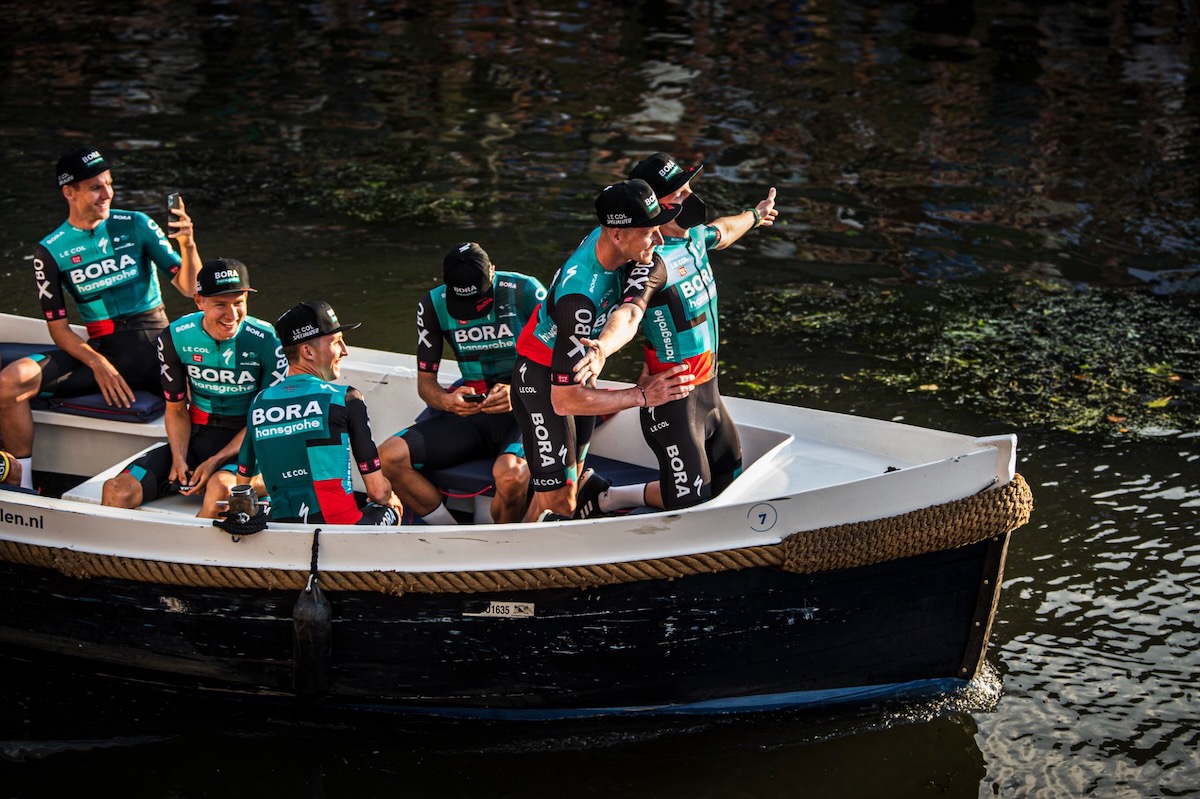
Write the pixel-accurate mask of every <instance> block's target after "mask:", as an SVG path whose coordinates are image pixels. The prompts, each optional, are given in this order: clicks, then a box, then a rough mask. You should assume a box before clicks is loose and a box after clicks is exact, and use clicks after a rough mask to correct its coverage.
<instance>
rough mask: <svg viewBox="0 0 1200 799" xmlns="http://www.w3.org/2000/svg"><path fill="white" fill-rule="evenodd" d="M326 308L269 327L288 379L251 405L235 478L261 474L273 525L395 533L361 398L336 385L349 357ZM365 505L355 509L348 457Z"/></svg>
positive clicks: (396, 508) (305, 308)
mask: <svg viewBox="0 0 1200 799" xmlns="http://www.w3.org/2000/svg"><path fill="white" fill-rule="evenodd" d="M357 327H358V323H355V324H348V325H342V324H339V323H338V318H337V314H335V313H334V312H333V309H332V308H330V307H329V305H328V303H325V302H321V301H319V300H316V301H311V302H303V303H300V304H299V305H296V306H294V307H292V308H290V309H289V310H287V311H285V312H284V313H283V315H282V316H280V317H279V319H278V320H277V321H276V322H275V331H276V333H278V335H279V340H280V341H281V342H282V343H283V352H284V355H286V356H287V361H288V373H287V377H285V378H284V379H283V381H282V382H280V383H276V384H275V385H273V386H270V387H269V388H266V389H264V390H263V391H262V392H260V393H259V394H258V396H257V397H255V398H254V401H253V402H252V403H251V405H250V414H249V418H248V419H247V423H246V437H245V438H244V439H243V440H242V450H241V452H240V453H239V454H238V474H239V475H240V476H241V477H243V478H249V477H251V476H252V475H254V474H255V473H256V472H259V471H261V474H262V482H263V485H264V487H265V488H266V490H267V493H269V494H270V497H271V519H272V520H274V521H281V522H303V523H307V524H320V523H324V524H371V525H394V524H396V523H397V522H399V520H400V513H401V512H402V511H403V507H402V506H401V504H400V500H399V499H397V498H396V496H395V494H393V493H392V488H391V486H390V485H389V484H388V481H387V478H386V477H385V476H384V475H383V472H382V471H381V470H380V462H379V452H378V451H377V450H376V448H375V442H374V441H373V440H372V437H371V421H370V419H369V418H368V416H367V405H366V403H365V402H364V401H363V396H362V393H361V392H359V391H358V389H356V388H351V387H348V386H338V385H334V384H333V381H334V380H337V378H338V377H339V375H340V374H341V370H342V367H341V362H342V359H343V358H345V357H346V355H347V354H349V350H347V349H346V344H345V342H344V341H343V339H342V333H343V331H345V330H354V329H355V328H357ZM352 454H353V463H354V464H355V465H357V468H358V472H359V474H361V475H362V480H363V485H364V486H365V487H366V490H367V499H368V502H367V503H366V505H365V506H364V507H361V508H360V507H359V505H358V502H357V500H356V499H355V496H354V489H353V486H352V483H351V472H350V470H351V468H353V466H352V463H351V455H352Z"/></svg>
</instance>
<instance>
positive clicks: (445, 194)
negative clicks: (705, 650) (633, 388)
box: [0, 0, 1200, 797]
mask: <svg viewBox="0 0 1200 799" xmlns="http://www.w3.org/2000/svg"><path fill="white" fill-rule="evenodd" d="M5 22H6V25H5V26H4V28H3V29H2V30H0V45H2V46H0V153H3V160H4V165H5V172H6V174H5V180H4V181H3V183H2V184H0V219H2V220H3V221H2V224H0V254H2V256H3V259H2V261H0V310H3V311H6V312H12V313H21V314H29V315H33V314H36V313H37V311H38V305H37V302H36V292H35V290H34V286H33V279H32V275H31V260H30V258H31V253H32V249H33V245H34V244H35V243H36V241H37V240H38V239H39V238H40V237H42V236H43V235H45V234H46V233H48V232H49V231H50V230H51V229H53V228H54V226H56V225H57V224H58V223H59V222H60V221H61V219H62V218H63V215H64V208H63V202H62V199H61V196H60V195H59V192H58V191H57V190H56V189H55V188H54V184H53V165H54V161H55V159H56V158H57V157H58V155H60V154H61V153H62V152H63V151H65V150H66V149H68V148H70V147H73V146H77V145H83V144H92V145H96V146H99V147H101V148H102V149H104V150H105V152H106V153H109V154H111V155H113V156H115V157H116V159H117V160H119V161H121V162H122V165H121V166H120V167H119V168H118V169H117V170H116V173H115V177H116V183H117V198H116V202H115V203H114V204H115V206H116V207H125V208H134V209H139V210H145V211H148V212H150V213H153V214H155V215H156V217H157V218H160V219H161V218H162V217H163V216H165V212H164V211H163V198H164V197H165V195H166V193H167V192H168V191H169V190H172V189H177V190H179V191H180V192H181V193H182V194H183V196H184V199H185V201H186V203H187V207H188V210H189V211H190V212H191V214H192V216H193V217H194V218H195V221H196V225H197V238H198V242H199V246H200V250H201V253H202V255H203V256H204V257H206V258H212V257H216V256H218V255H223V256H232V257H237V258H240V259H242V260H244V261H245V262H246V263H247V264H249V265H250V268H251V270H252V274H253V277H254V283H255V285H256V286H258V287H259V288H260V292H259V294H258V295H256V296H255V297H254V299H253V307H252V312H254V313H256V314H257V315H259V316H261V317H263V318H266V319H273V318H274V317H275V316H276V315H277V314H278V313H279V312H280V311H281V310H283V309H284V308H286V307H288V306H290V305H291V304H293V303H295V302H297V301H299V300H302V299H308V298H310V297H321V298H324V299H326V300H328V301H329V302H331V303H332V304H333V305H334V307H335V308H337V309H338V312H339V315H340V316H341V317H342V318H343V319H350V320H361V321H363V322H364V325H363V327H362V328H361V329H360V330H358V331H355V333H354V334H353V335H352V337H351V339H350V345H351V347H353V346H354V345H355V344H360V345H363V346H371V347H380V348H390V349H403V350H408V351H411V349H412V347H413V346H414V339H415V333H414V329H413V328H414V325H413V313H414V306H415V303H416V301H417V299H418V297H419V296H420V295H421V294H423V293H424V292H425V291H427V290H428V289H429V288H430V287H431V286H433V285H435V284H436V283H437V282H438V280H439V277H440V262H441V256H442V254H443V253H444V252H445V251H446V250H447V249H448V248H449V247H450V246H451V245H452V244H454V243H456V242H458V241H460V240H466V239H473V240H476V241H479V242H480V243H482V244H483V246H484V247H485V248H486V249H487V250H488V251H489V252H490V253H491V254H492V256H493V258H494V260H495V261H496V262H497V264H499V265H500V266H501V268H505V269H512V270H517V271H523V272H527V273H530V274H534V275H536V276H538V277H540V278H542V279H543V280H545V281H548V280H549V278H550V277H551V275H552V274H553V272H554V270H555V268H556V267H557V266H558V264H559V263H561V261H562V259H563V258H564V257H565V256H566V255H567V254H568V253H569V252H570V251H571V249H572V248H573V246H574V245H575V243H576V242H577V241H578V240H579V238H581V237H582V236H583V235H584V234H585V233H586V232H587V231H588V230H589V229H590V228H591V226H592V225H593V224H594V222H593V217H592V214H591V206H592V199H593V198H594V196H595V194H596V192H597V191H598V189H599V188H600V187H602V186H603V185H604V184H605V183H607V182H609V181H612V180H616V179H619V178H621V177H622V176H623V175H624V174H625V173H626V171H627V170H628V169H629V168H630V166H631V165H632V164H633V163H635V162H636V161H637V160H638V159H640V158H642V157H644V156H646V155H648V154H650V153H652V152H655V151H657V150H660V149H661V150H668V151H671V152H673V153H675V154H676V155H677V156H679V157H680V159H681V160H684V161H686V162H700V161H703V162H704V164H705V168H704V172H703V176H702V178H701V179H700V180H698V181H697V182H696V184H695V188H696V189H697V190H698V192H699V193H700V194H701V195H702V196H703V197H704V198H705V199H706V201H707V203H708V207H709V212H710V216H712V215H716V214H721V213H728V212H732V211H737V210H740V209H741V208H744V207H747V206H749V205H752V204H753V203H754V202H756V201H757V200H758V199H760V198H761V197H763V196H764V195H765V193H766V191H767V190H768V188H769V187H772V186H773V187H775V188H776V189H777V191H778V201H779V208H780V212H781V213H780V222H779V224H777V225H776V226H775V227H773V228H771V229H769V230H761V231H755V232H753V233H751V234H750V235H748V236H747V237H746V238H745V239H744V240H743V241H741V242H739V243H737V244H736V245H734V246H733V247H731V248H729V249H727V250H724V251H722V252H720V253H719V254H717V255H716V257H714V259H713V260H714V263H715V269H716V277H717V280H718V282H719V284H720V287H721V302H722V320H721V321H722V332H723V336H724V340H723V342H722V361H723V364H722V369H723V370H724V372H725V375H726V377H725V378H723V380H722V388H723V390H724V391H726V393H729V394H737V395H742V396H752V397H762V398H767V399H771V400H774V401H782V402H791V403H794V404H803V405H811V406H814V407H820V408H825V409H830V410H836V411H841V412H846V413H854V414H860V415H864V416H872V417H878V418H885V419H902V420H905V421H908V422H911V423H914V424H920V425H926V426H933V427H939V428H943V429H948V430H954V431H957V432H962V433H972V434H978V435H988V434H995V433H1004V432H1015V433H1017V434H1018V436H1019V437H1020V454H1019V461H1020V462H1019V470H1020V471H1021V472H1022V474H1024V476H1025V477H1026V479H1027V480H1028V481H1029V483H1030V485H1031V486H1032V488H1033V492H1034V497H1035V503H1036V504H1035V509H1034V514H1033V519H1032V521H1031V522H1030V524H1029V525H1027V526H1026V527H1025V528H1023V529H1021V530H1020V531H1018V532H1017V533H1016V534H1015V535H1014V537H1013V542H1012V548H1011V549H1010V552H1009V559H1008V564H1007V571H1006V579H1005V582H1004V590H1003V596H1002V599H1001V602H1000V607H999V610H998V617H997V622H996V624H995V627H994V629H993V633H992V639H991V642H990V644H991V646H990V650H989V655H988V667H987V670H986V673H985V674H984V675H982V676H981V678H980V679H979V680H977V681H976V682H975V683H974V684H973V685H971V686H970V687H969V689H968V690H966V691H964V692H963V693H961V694H956V695H953V696H945V697H938V698H936V699H934V700H930V701H922V702H908V703H894V704H886V705H873V706H867V707H855V708H846V709H841V710H838V711H822V712H788V713H778V714H770V715H767V716H759V717H753V718H735V719H721V720H703V721H695V722H687V723H675V724H661V725H653V724H646V723H641V724H637V725H617V724H612V725H604V726H591V727H584V728H562V727H557V726H542V725H521V726H517V727H515V728H514V727H512V726H504V725H491V724H480V723H475V724H454V725H432V726H430V725H422V724H417V723H415V722H412V721H411V720H396V719H392V718H362V717H357V718H327V717H317V716H311V715H306V714H296V715H286V714H280V713H279V712H278V711H274V710H268V709H265V708H253V707H251V708H247V707H242V706H237V707H227V706H224V705H223V704H221V703H220V702H219V701H216V700H210V701H206V702H203V703H197V702H194V701H192V700H189V699H187V698H186V697H169V696H162V695H157V694H151V693H150V692H147V691H142V690H138V689H136V688H129V687H123V686H117V685H113V684H110V683H107V682H104V681H94V682H93V681H90V680H82V679H79V678H74V677H68V676H67V675H63V674H57V673H55V672H52V671H46V670H45V669H42V668H35V667H30V666H29V665H27V664H21V663H11V662H8V663H3V665H0V676H2V677H3V680H2V681H0V796H4V797H33V796H59V795H67V794H75V793H82V792H86V793H87V794H88V795H91V796H96V795H100V796H109V795H112V796H117V795H120V796H124V797H128V796H155V797H162V796H171V797H207V796H217V795H221V796H229V795H233V796H241V795H260V796H261V795H294V796H313V797H366V796H394V795H399V794H403V795H408V796H466V795H471V796H514V797H515V796H522V797H537V796H562V795H575V796H612V795H621V796H628V797H676V796H678V797H697V796H701V797H705V796H712V797H730V796H737V797H784V796H788V797H792V796H828V797H860V796H861V797H874V796H883V795H887V796H906V797H907V796H921V797H923V796H939V797H943V796H961V797H967V796H1013V797H1016V796H1039V797H1040V796H1054V797H1058V796H1081V795H1089V796H1102V797H1146V796H1197V795H1200V755H1197V743H1198V738H1200V709H1198V708H1200V705H1198V704H1197V696H1196V693H1197V689H1196V683H1197V677H1198V676H1200V654H1198V653H1197V643H1198V630H1197V621H1196V619H1197V613H1198V611H1200V596H1198V590H1197V589H1198V587H1200V576H1198V575H1200V541H1198V536H1197V532H1198V529H1200V525H1198V524H1197V515H1198V513H1200V488H1198V486H1197V475H1198V474H1200V466H1198V464H1197V460H1198V459H1200V435H1198V431H1200V423H1198V422H1197V419H1198V418H1200V408H1198V406H1200V398H1198V395H1197V390H1196V374H1197V369H1198V364H1200V338H1198V336H1200V332H1198V331H1200V324H1198V322H1200V309H1198V308H1197V300H1196V297H1197V293H1198V292H1200V266H1198V264H1200V258H1198V257H1197V255H1198V248H1197V243H1196V239H1197V232H1198V230H1200V213H1197V207H1196V204H1197V201H1198V198H1200V178H1198V175H1200V169H1197V154H1198V137H1197V131H1198V129H1200V102H1198V100H1200V75H1198V67H1197V50H1196V48H1195V42H1196V41H1197V40H1198V38H1197V34H1198V33H1200V31H1198V27H1200V17H1198V15H1197V11H1196V8H1195V7H1194V6H1193V5H1191V4H1188V3H1184V2H1180V1H1178V0H1166V1H1165V2H1159V3H1143V2H1135V1H1134V0H1113V1H1112V2H1105V3H1098V2H1072V3H1067V2H1061V3H1059V2H1032V0H1004V1H1003V2H1001V1H1000V0H993V1H990V2H988V1H984V0H980V2H975V3H970V2H932V1H930V2H879V1H877V0H836V1H835V0H814V1H812V2H794V1H793V2H773V1H771V0H767V2H748V1H743V0H726V1H725V2H700V3H681V2H672V1H671V0H660V1H659V2H649V1H647V2H634V0H627V2H619V3H601V2H586V1H585V0H575V1H570V0H532V1H530V2H521V3H500V2H478V3H466V2H444V3H437V4H430V3H415V2H371V1H370V0H343V1H341V2H289V1H285V0H264V1H261V2H252V1H251V0H246V1H245V2H243V1H240V0H221V1H219V2H218V1H216V0H209V1H208V2H196V3H185V2H174V1H173V0H155V1H150V2H140V3H104V4H101V3H97V2H93V0H81V1H80V2H74V3H69V4H68V3H63V2H59V0H46V2H42V3H39V4H36V5H35V4H29V3H21V4H5ZM169 307H170V310H171V312H172V314H173V315H176V314H179V313H182V312H184V311H186V310H187V304H186V302H184V301H183V300H182V298H180V297H178V296H175V297H172V298H170V299H169ZM614 368H615V369H616V372H615V373H614V376H617V377H622V376H628V374H629V371H630V370H631V369H632V368H633V363H632V361H631V360H630V359H628V358H624V359H618V361H617V363H616V364H615V367H614ZM622 370H624V374H622ZM2 611H3V609H0V612H2Z"/></svg>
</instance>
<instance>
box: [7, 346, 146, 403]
mask: <svg viewBox="0 0 1200 799" xmlns="http://www.w3.org/2000/svg"><path fill="white" fill-rule="evenodd" d="M56 350H58V347H55V346H54V345H53V344H23V343H14V342H0V364H3V365H8V364H10V363H12V362H13V361H15V360H17V359H18V358H27V357H29V356H30V355H33V354H35V353H39V352H54V351H56ZM133 398H134V400H133V405H131V406H130V407H128V408H120V407H114V406H111V405H109V404H108V403H107V402H105V401H104V395H103V394H101V393H99V392H97V393H95V394H84V395H83V396H81V397H34V398H33V399H32V400H30V401H29V407H31V408H36V409H37V410H41V411H58V412H59V413H69V414H73V415H75V416H89V417H91V418H93V419H116V420H117V421H121V422H148V421H151V420H152V419H157V418H158V417H159V416H161V415H162V412H163V409H164V408H165V407H166V404H167V403H166V400H164V399H163V398H162V395H161V394H152V393H150V392H149V391H134V392H133Z"/></svg>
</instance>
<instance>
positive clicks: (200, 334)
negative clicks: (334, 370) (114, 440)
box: [101, 258, 287, 518]
mask: <svg viewBox="0 0 1200 799" xmlns="http://www.w3.org/2000/svg"><path fill="white" fill-rule="evenodd" d="M253 291H255V289H253V288H251V287H250V274H249V270H248V269H247V268H246V265H245V264H243V263H242V262H241V261H238V260H235V259H232V258H217V259H216V260H213V261H209V262H208V263H206V264H205V265H204V267H203V268H202V269H201V270H200V276H199V278H198V279H197V286H196V307H198V308H199V309H200V310H199V311H196V312H195V313H190V314H187V315H186V316H183V317H181V318H179V319H177V320H175V321H174V322H172V323H171V324H170V325H169V326H168V327H167V329H166V330H164V331H163V332H162V333H161V334H160V335H159V337H158V362H159V373H160V375H161V377H160V382H161V384H162V392H163V395H164V396H165V397H166V400H167V410H166V415H165V417H164V422H165V424H166V428H167V443H166V444H161V445H159V446H158V447H156V448H154V449H153V450H151V451H149V452H147V453H146V454H145V455H142V456H141V457H140V458H138V459H137V460H135V461H133V462H132V463H130V464H129V465H128V466H126V467H125V468H124V470H122V472H121V473H120V474H119V475H117V476H116V477H112V478H110V479H108V480H106V481H105V482H104V489H103V493H102V498H101V502H102V504H105V505H113V506H116V507H120V508H136V507H138V506H139V505H141V504H142V503H143V502H150V501H152V500H154V499H157V498H158V497H160V496H162V495H163V494H165V493H167V492H168V491H171V490H178V491H179V492H180V493H182V494H184V495H185V496H194V495H197V494H199V493H200V492H203V497H204V501H203V504H202V505H201V508H200V512H199V513H198V514H197V516H201V517H204V518H216V517H217V515H218V507H219V505H218V503H219V502H221V501H223V500H225V499H227V498H228V497H229V489H230V488H232V487H233V486H234V485H236V484H237V478H236V477H235V474H234V472H235V471H236V465H237V456H238V450H239V449H240V448H241V445H242V437H243V435H244V434H245V428H246V413H247V411H248V410H249V408H250V401H251V400H253V399H254V396H255V395H256V394H257V393H258V392H259V391H261V390H262V389H263V388H266V387H267V386H270V385H274V384H275V383H278V382H279V381H280V380H282V379H283V376H284V374H285V373H286V372H287V359H286V358H284V357H283V349H282V348H281V346H280V344H279V338H278V336H276V335H275V328H274V327H273V326H271V325H270V324H268V323H266V322H263V321H261V320H259V319H255V318H254V317H252V316H247V315H246V304H247V300H248V298H249V293H250V292H253ZM231 466H232V467H233V469H232V470H231V469H230V467H231ZM256 488H257V489H258V490H259V493H262V494H265V493H266V491H265V489H263V487H262V486H261V485H258V486H256Z"/></svg>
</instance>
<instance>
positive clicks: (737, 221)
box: [713, 186, 779, 250]
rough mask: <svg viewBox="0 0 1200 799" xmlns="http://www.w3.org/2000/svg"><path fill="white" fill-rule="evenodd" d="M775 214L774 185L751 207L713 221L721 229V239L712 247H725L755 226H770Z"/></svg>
mask: <svg viewBox="0 0 1200 799" xmlns="http://www.w3.org/2000/svg"><path fill="white" fill-rule="evenodd" d="M777 216H779V212H778V211H776V210H775V187H774V186H772V187H771V188H770V190H769V191H767V197H766V199H764V200H759V201H758V203H757V204H755V206H754V207H753V208H747V209H746V210H745V211H742V212H741V213H740V214H733V215H732V216H723V217H721V218H720V219H717V220H714V221H713V227H716V228H718V229H719V230H720V231H721V241H720V242H719V243H718V244H717V246H716V247H715V248H714V249H717V250H723V249H725V248H726V247H728V246H729V245H730V244H733V243H734V242H735V241H737V240H738V239H740V238H741V237H742V236H745V235H746V234H747V233H749V232H750V231H751V230H754V228H756V227H770V226H771V225H773V224H775V217H777Z"/></svg>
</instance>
